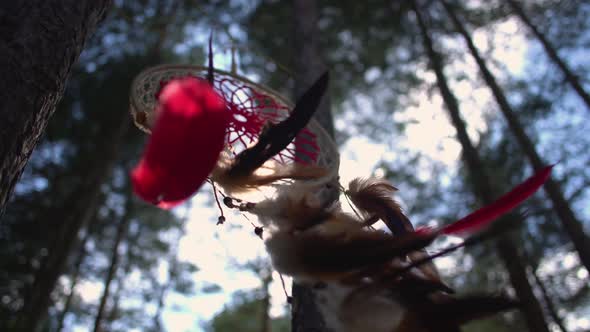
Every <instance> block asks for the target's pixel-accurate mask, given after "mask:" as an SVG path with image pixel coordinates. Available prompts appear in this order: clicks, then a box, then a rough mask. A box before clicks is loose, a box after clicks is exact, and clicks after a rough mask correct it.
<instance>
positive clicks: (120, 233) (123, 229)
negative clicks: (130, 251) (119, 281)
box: [93, 192, 132, 332]
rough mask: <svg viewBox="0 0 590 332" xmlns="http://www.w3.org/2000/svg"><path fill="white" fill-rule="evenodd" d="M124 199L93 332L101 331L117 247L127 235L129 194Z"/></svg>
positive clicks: (116, 261)
mask: <svg viewBox="0 0 590 332" xmlns="http://www.w3.org/2000/svg"><path fill="white" fill-rule="evenodd" d="M125 199H126V200H127V202H126V204H125V212H123V217H122V218H121V220H120V221H119V225H117V235H116V237H115V242H114V243H113V249H112V252H111V264H110V266H109V270H108V272H107V276H106V278H105V281H104V288H103V291H102V296H101V298H100V304H99V306H98V312H97V313H96V318H95V319H94V329H93V331H94V332H100V331H102V329H101V324H102V319H103V317H104V314H105V308H106V304H107V300H108V299H109V294H110V290H111V283H112V281H113V279H114V278H115V274H116V272H117V268H118V267H119V257H120V255H119V247H120V246H121V242H123V239H124V238H125V235H126V234H127V230H128V228H129V223H130V221H131V199H132V197H131V192H129V193H128V194H127V197H126V198H125Z"/></svg>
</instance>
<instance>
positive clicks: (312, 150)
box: [130, 65, 340, 178]
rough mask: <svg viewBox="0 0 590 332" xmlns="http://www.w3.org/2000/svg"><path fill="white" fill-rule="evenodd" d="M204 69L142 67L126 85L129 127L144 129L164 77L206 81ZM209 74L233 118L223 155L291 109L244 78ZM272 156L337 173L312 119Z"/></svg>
mask: <svg viewBox="0 0 590 332" xmlns="http://www.w3.org/2000/svg"><path fill="white" fill-rule="evenodd" d="M207 72H208V68H207V67H203V66H195V65H159V66H154V67H150V68H147V69H145V70H143V71H142V72H141V73H140V74H139V75H137V77H136V78H135V79H134V81H133V83H132V85H131V94H130V112H131V115H132V117H133V121H134V123H135V125H136V126H137V127H139V128H140V129H141V130H143V131H144V132H146V133H150V126H151V125H153V123H154V121H155V109H156V106H157V96H158V94H159V91H160V89H161V88H162V87H163V86H164V85H165V84H166V83H167V82H168V81H170V80H172V79H176V78H183V77H187V76H191V77H197V78H200V79H206V77H207ZM213 77H214V79H213V82H214V83H213V87H214V89H215V90H216V91H217V92H218V93H219V94H220V95H221V96H222V97H223V98H224V99H225V101H226V104H227V107H228V108H229V111H230V112H231V113H232V116H233V120H232V121H231V124H230V128H229V129H228V131H229V132H228V133H227V135H226V137H227V139H226V150H227V151H228V152H229V153H232V154H234V155H235V154H237V153H239V152H240V151H242V150H244V149H246V148H247V147H249V146H251V145H253V144H254V143H256V141H257V139H258V135H259V134H260V131H261V130H262V128H263V127H264V125H265V124H266V123H267V122H270V123H278V122H280V121H282V120H284V119H285V118H287V117H288V115H289V113H290V112H291V111H292V110H293V107H294V105H293V103H292V102H291V101H289V99H287V98H285V97H284V96H282V95H281V94H279V93H278V92H276V91H274V90H272V89H270V88H268V87H265V86H263V85H260V84H257V83H254V82H252V81H250V80H249V79H247V78H244V77H242V76H239V75H235V74H232V73H229V72H226V71H222V70H218V69H215V70H214V75H213ZM273 160H274V161H276V162H278V163H281V164H289V163H301V164H307V165H317V166H322V167H325V168H326V169H328V170H330V173H329V175H328V177H329V178H332V177H335V176H336V175H337V173H338V167H339V163H340V157H339V153H338V149H337V147H336V144H335V143H334V141H333V140H332V138H331V137H330V136H329V135H328V133H327V132H326V131H325V130H324V129H323V128H322V126H321V125H320V124H319V123H318V122H317V121H315V120H313V119H312V120H311V121H310V122H309V123H308V125H307V126H306V127H305V128H304V129H303V130H302V131H301V132H300V133H299V134H298V135H297V136H296V138H295V139H294V141H293V142H292V143H291V144H290V145H289V146H287V148H285V149H284V150H283V151H281V153H279V154H277V155H276V156H275V157H274V158H273Z"/></svg>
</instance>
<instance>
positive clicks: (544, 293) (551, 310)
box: [531, 268, 568, 332]
mask: <svg viewBox="0 0 590 332" xmlns="http://www.w3.org/2000/svg"><path fill="white" fill-rule="evenodd" d="M531 270H532V271H531V273H532V274H533V277H534V278H535V283H536V284H537V286H538V287H539V290H540V291H541V295H542V296H543V301H545V306H546V307H547V312H549V316H551V318H552V319H553V322H554V323H555V324H556V325H557V326H558V327H559V329H560V330H561V331H562V332H568V330H567V328H566V327H565V324H564V323H563V319H562V318H561V317H559V313H558V310H557V308H556V307H555V303H553V300H552V299H551V296H550V295H549V291H548V290H547V287H545V284H544V283H543V280H541V278H539V274H538V273H537V271H536V270H535V269H534V268H531Z"/></svg>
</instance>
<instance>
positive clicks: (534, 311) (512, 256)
mask: <svg viewBox="0 0 590 332" xmlns="http://www.w3.org/2000/svg"><path fill="white" fill-rule="evenodd" d="M412 6H413V8H412V9H413V11H414V13H415V14H416V18H417V21H418V25H419V26H420V31H421V35H422V40H423V43H424V48H425V49H426V53H427V56H428V58H429V61H430V66H431V67H432V69H433V70H434V72H435V74H436V79H437V85H438V88H439V90H440V93H441V96H442V98H443V101H444V103H445V107H446V109H447V111H448V114H449V117H450V118H451V123H452V124H453V126H454V127H455V129H456V131H457V138H458V140H459V143H460V144H461V147H462V149H463V153H462V158H463V161H464V163H465V165H466V166H467V168H468V170H469V173H470V174H471V178H472V185H473V190H474V193H475V194H476V196H477V197H478V199H479V200H480V201H481V202H482V203H484V204H487V203H491V202H492V201H493V200H494V194H493V188H492V182H491V178H490V177H489V175H488V174H487V172H486V171H485V165H484V164H483V162H482V161H481V159H480V157H479V154H478V152H477V150H476V149H475V146H474V145H473V143H472V142H471V139H470V138H469V135H468V134H467V129H466V126H465V122H464V121H463V119H462V118H461V113H460V108H459V103H458V102H457V99H456V97H455V95H454V94H453V92H452V91H451V89H450V87H449V85H448V83H447V82H448V80H447V78H446V76H445V74H444V69H443V64H442V61H441V56H440V54H439V53H438V52H437V51H436V50H435V49H434V46H433V42H432V39H431V37H430V35H429V33H428V29H427V26H426V23H425V21H424V18H423V17H422V15H421V13H420V11H419V9H418V8H417V6H416V3H415V1H412ZM509 217H510V218H514V216H509ZM496 251H497V252H498V254H499V257H500V259H501V260H502V263H503V264H504V266H505V267H506V270H507V271H508V274H509V277H510V281H511V283H512V286H513V287H514V289H515V291H516V294H517V296H518V298H519V299H520V300H521V301H522V303H523V306H522V313H523V314H524V316H525V319H526V321H527V325H528V327H529V330H530V331H544V332H549V329H548V327H547V323H546V322H545V317H544V316H543V310H542V308H541V305H540V304H539V302H538V300H537V298H536V297H535V295H534V293H533V289H532V287H531V285H530V284H529V281H528V278H527V275H526V270H525V266H524V264H523V262H522V258H521V256H520V255H519V252H518V249H517V248H516V247H515V246H514V245H513V244H512V242H510V240H508V239H506V238H501V239H499V240H498V241H497V242H496Z"/></svg>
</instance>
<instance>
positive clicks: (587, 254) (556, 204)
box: [440, 0, 590, 271]
mask: <svg viewBox="0 0 590 332" xmlns="http://www.w3.org/2000/svg"><path fill="white" fill-rule="evenodd" d="M440 3H441V4H442V5H443V7H444V8H445V11H446V13H447V14H448V15H449V17H450V18H451V21H453V24H454V26H455V29H456V30H457V31H458V32H459V34H460V35H461V36H462V37H463V39H464V41H465V43H466V44H467V48H468V49H469V52H470V53H471V55H472V56H473V58H474V59H475V62H476V63H477V66H478V67H479V69H480V71H481V74H482V76H483V79H484V81H485V82H486V84H487V85H488V87H489V88H490V90H491V92H492V94H493V96H494V98H495V100H496V103H497V104H498V106H499V108H500V111H501V112H502V115H503V116H504V118H505V119H506V122H507V123H508V127H509V128H510V130H511V132H512V133H513V134H514V136H515V137H516V140H517V141H518V143H519V144H520V146H521V148H522V150H523V152H524V153H525V155H526V156H527V158H528V159H529V162H530V163H531V164H532V166H533V168H534V169H536V170H540V169H541V168H543V167H544V166H545V163H544V162H543V160H542V158H541V157H540V156H539V154H538V152H537V150H536V148H535V146H534V144H533V142H532V140H531V139H530V138H529V136H528V135H527V133H526V132H525V130H524V128H523V126H522V125H521V124H520V121H519V120H518V117H517V115H516V114H515V112H514V111H513V109H512V107H511V106H510V103H509V102H508V99H507V98H506V96H505V94H504V92H503V90H502V88H501V87H500V85H499V84H498V83H497V81H496V78H495V77H494V75H493V74H492V72H491V71H490V70H489V69H488V67H487V65H486V62H485V61H484V59H483V58H482V56H481V55H480V53H479V51H478V49H477V47H475V44H474V43H473V40H472V39H471V36H470V34H469V32H468V31H467V29H466V28H465V26H464V25H463V23H462V22H461V20H460V19H459V17H458V16H457V14H456V13H455V10H454V8H453V7H452V6H451V5H450V4H449V3H448V2H447V1H445V0H440ZM543 188H544V189H545V192H546V193H547V195H548V196H549V199H550V200H551V202H552V203H553V208H554V209H555V212H556V213H557V215H558V217H559V219H560V220H561V223H562V224H563V226H564V228H565V230H566V232H567V234H568V235H569V237H570V239H571V240H572V242H573V244H574V247H575V248H576V251H577V252H578V255H579V257H580V261H581V262H582V264H584V266H585V267H586V269H587V270H588V271H590V238H589V237H588V235H586V233H585V232H584V227H583V226H582V223H581V222H580V221H579V220H578V218H577V217H576V215H575V214H574V212H573V210H572V209H571V207H570V205H569V203H568V201H567V200H566V199H565V197H564V196H563V193H562V191H561V189H560V187H559V184H558V183H557V182H555V181H554V180H552V179H549V180H548V181H547V183H546V184H545V186H544V187H543Z"/></svg>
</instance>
